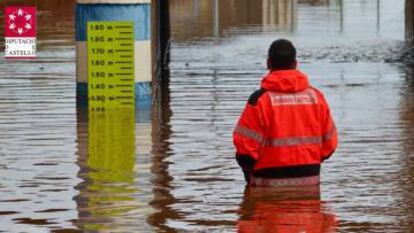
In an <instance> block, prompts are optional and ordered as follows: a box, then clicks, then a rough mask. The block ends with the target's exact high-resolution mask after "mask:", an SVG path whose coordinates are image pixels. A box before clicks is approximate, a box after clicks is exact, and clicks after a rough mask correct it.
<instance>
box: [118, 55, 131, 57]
mask: <svg viewBox="0 0 414 233" xmlns="http://www.w3.org/2000/svg"><path fill="white" fill-rule="evenodd" d="M119 57H120V58H131V57H132V56H131V55H121V56H119Z"/></svg>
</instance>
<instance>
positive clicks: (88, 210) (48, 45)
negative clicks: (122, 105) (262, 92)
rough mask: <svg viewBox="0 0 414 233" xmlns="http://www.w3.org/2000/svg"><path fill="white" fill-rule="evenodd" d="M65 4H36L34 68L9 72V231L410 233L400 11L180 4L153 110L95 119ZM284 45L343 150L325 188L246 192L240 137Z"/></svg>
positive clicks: (410, 102)
mask: <svg viewBox="0 0 414 233" xmlns="http://www.w3.org/2000/svg"><path fill="white" fill-rule="evenodd" d="M54 2H55V1H52V0H47V1H44V2H42V3H37V4H38V6H39V10H40V16H39V18H40V19H39V20H40V22H43V23H39V27H40V29H39V39H40V42H39V50H40V51H39V53H38V56H39V58H38V60H36V61H35V62H17V61H4V60H0V67H1V69H0V130H1V134H0V180H1V181H0V231H5V232H47V231H66V232H70V231H73V232H76V231H90V232H95V231H102V232H258V231H260V232H411V231H412V229H413V227H414V211H413V209H414V205H413V204H412V203H413V202H414V195H413V193H412V192H413V189H414V172H413V171H414V140H413V138H414V131H413V124H414V110H413V109H414V82H413V71H412V69H411V68H410V67H409V66H407V65H404V64H403V60H404V58H402V57H401V54H406V53H407V52H406V51H407V50H409V49H410V48H407V46H406V45H405V44H404V42H403V39H404V30H403V28H404V22H403V19H404V15H403V13H404V3H403V1H402V0H398V1H386V0H380V1H364V0H349V1H348V0H347V1H340V0H337V1H334V0H331V1H329V0H325V1H322V0H321V1H299V2H296V1H290V0H255V1H253V0H244V1H235V0H226V1H219V0H171V1H170V3H171V6H170V10H171V17H172V34H173V43H172V50H171V64H170V74H169V78H170V85H169V86H167V87H166V88H164V89H163V94H162V96H160V97H159V98H158V99H157V100H156V101H155V105H154V107H153V108H152V109H139V110H137V111H136V112H135V113H132V112H129V111H122V112H109V113H107V114H103V115H102V114H89V118H88V116H87V111H86V110H85V109H80V108H79V109H76V104H75V83H74V82H75V54H74V45H73V44H74V41H73V14H72V11H68V10H67V9H72V7H73V1H65V3H64V4H62V3H60V4H53V3H54ZM9 3H10V4H11V3H15V1H7V2H6V4H9ZM68 12H69V13H68ZM1 17H2V16H1ZM51 18H52V19H56V20H50V19H51ZM56 32H58V33H56ZM281 37H283V38H288V39H291V40H292V41H293V42H294V43H295V44H296V45H297V47H298V51H299V60H300V69H302V70H303V71H304V72H306V73H308V74H309V76H310V78H311V81H312V83H313V85H314V86H316V87H318V88H320V89H321V90H322V91H324V93H325V95H326V98H327V99H328V101H329V103H330V105H331V108H332V112H333V114H334V117H335V119H336V122H337V127H338V129H339V132H340V148H339V149H338V151H337V153H336V154H335V156H334V157H333V158H332V159H331V160H329V161H328V162H327V163H326V164H325V165H324V167H323V171H322V184H321V186H320V187H312V188H308V189H299V190H296V189H285V190H269V189H265V190H263V189H262V190H260V189H254V190H249V189H245V186H244V181H243V178H242V174H241V172H240V171H239V169H238V167H237V164H236V163H235V161H234V149H233V147H232V142H231V132H232V129H233V126H234V124H235V122H236V120H237V117H238V115H239V114H240V111H241V109H242V108H243V105H244V104H245V101H246V99H247V98H248V96H249V95H250V93H251V92H252V91H254V90H255V89H257V88H258V84H259V81H260V78H261V77H262V76H263V75H264V74H265V72H266V71H265V58H266V49H267V47H268V45H269V44H270V42H271V41H272V40H274V39H277V38H281Z"/></svg>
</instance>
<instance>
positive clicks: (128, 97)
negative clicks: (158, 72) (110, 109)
mask: <svg viewBox="0 0 414 233" xmlns="http://www.w3.org/2000/svg"><path fill="white" fill-rule="evenodd" d="M132 98H133V97H132V96H115V99H125V100H129V99H132Z"/></svg>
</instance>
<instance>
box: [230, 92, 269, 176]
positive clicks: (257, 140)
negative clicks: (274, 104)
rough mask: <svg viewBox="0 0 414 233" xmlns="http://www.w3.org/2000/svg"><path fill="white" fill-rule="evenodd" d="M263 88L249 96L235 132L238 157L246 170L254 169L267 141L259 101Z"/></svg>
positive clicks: (234, 140) (234, 138) (234, 141)
mask: <svg viewBox="0 0 414 233" xmlns="http://www.w3.org/2000/svg"><path fill="white" fill-rule="evenodd" d="M263 94H264V91H263V90H259V91H256V92H255V93H253V95H252V96H251V97H250V98H249V101H248V103H247V104H246V107H245V108H244V110H243V112H242V114H241V116H240V119H239V121H238V123H237V125H236V127H235V129H234V132H233V143H234V145H235V147H236V159H237V162H238V163H239V165H240V167H242V169H243V170H244V171H245V172H249V171H252V170H253V167H254V165H255V164H256V161H257V159H258V157H259V155H260V151H261V147H262V146H263V144H264V143H265V140H266V139H265V132H264V129H265V127H264V117H263V112H262V107H261V104H260V101H259V98H260V96H261V95H263Z"/></svg>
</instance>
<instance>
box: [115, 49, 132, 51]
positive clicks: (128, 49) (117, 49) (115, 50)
mask: <svg viewBox="0 0 414 233" xmlns="http://www.w3.org/2000/svg"><path fill="white" fill-rule="evenodd" d="M115 52H132V49H117V50H115Z"/></svg>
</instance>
